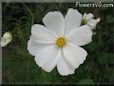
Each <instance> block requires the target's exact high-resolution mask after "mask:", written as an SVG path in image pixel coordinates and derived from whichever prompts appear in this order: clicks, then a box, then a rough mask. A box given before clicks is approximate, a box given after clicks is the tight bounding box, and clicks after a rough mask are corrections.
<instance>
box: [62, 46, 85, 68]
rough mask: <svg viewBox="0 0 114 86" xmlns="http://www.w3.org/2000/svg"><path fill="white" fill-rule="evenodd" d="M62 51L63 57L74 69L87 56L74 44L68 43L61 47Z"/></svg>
mask: <svg viewBox="0 0 114 86" xmlns="http://www.w3.org/2000/svg"><path fill="white" fill-rule="evenodd" d="M63 53H64V56H65V59H66V60H67V61H68V62H69V64H71V65H72V66H73V67H74V68H75V69H76V68H78V67H79V65H80V64H82V63H83V62H84V60H85V59H86V56H87V52H86V51H85V50H84V49H83V48H81V47H78V46H76V45H74V44H68V45H67V46H66V47H64V48H63Z"/></svg>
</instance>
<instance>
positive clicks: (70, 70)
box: [57, 53, 75, 76]
mask: <svg viewBox="0 0 114 86" xmlns="http://www.w3.org/2000/svg"><path fill="white" fill-rule="evenodd" d="M57 70H58V72H59V74H60V75H62V76H67V75H70V74H74V71H75V68H74V67H72V66H71V65H70V64H69V63H68V62H67V61H66V59H65V57H64V55H63V53H61V56H60V59H59V61H58V63H57Z"/></svg>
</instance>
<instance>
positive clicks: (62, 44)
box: [56, 37, 66, 48]
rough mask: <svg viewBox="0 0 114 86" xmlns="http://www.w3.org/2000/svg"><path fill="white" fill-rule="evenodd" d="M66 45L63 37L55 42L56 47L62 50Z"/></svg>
mask: <svg viewBox="0 0 114 86" xmlns="http://www.w3.org/2000/svg"><path fill="white" fill-rule="evenodd" d="M65 44H66V40H65V38H63V37H60V38H58V39H57V40H56V45H57V47H59V48H62V47H63V46H64V45H65Z"/></svg>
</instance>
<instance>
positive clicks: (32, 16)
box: [22, 3, 34, 24]
mask: <svg viewBox="0 0 114 86" xmlns="http://www.w3.org/2000/svg"><path fill="white" fill-rule="evenodd" d="M22 4H23V6H24V7H25V8H26V9H27V11H28V12H29V14H30V15H31V18H32V19H31V20H32V24H34V15H33V13H32V11H31V10H30V9H29V8H28V7H27V6H26V5H25V4H24V3H22Z"/></svg>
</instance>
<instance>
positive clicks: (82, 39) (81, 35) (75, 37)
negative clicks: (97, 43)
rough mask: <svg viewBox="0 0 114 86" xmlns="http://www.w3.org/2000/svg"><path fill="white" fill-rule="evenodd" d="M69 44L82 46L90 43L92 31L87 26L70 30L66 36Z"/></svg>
mask: <svg viewBox="0 0 114 86" xmlns="http://www.w3.org/2000/svg"><path fill="white" fill-rule="evenodd" d="M66 37H67V39H68V41H69V42H70V43H73V44H76V45H78V46H83V45H86V44H88V43H90V42H91V41H92V31H91V29H90V27H89V26H88V25H83V26H81V27H79V28H78V29H74V30H72V31H71V32H70V33H69V34H68V35H67V36H66Z"/></svg>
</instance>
